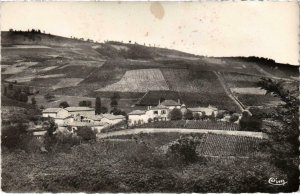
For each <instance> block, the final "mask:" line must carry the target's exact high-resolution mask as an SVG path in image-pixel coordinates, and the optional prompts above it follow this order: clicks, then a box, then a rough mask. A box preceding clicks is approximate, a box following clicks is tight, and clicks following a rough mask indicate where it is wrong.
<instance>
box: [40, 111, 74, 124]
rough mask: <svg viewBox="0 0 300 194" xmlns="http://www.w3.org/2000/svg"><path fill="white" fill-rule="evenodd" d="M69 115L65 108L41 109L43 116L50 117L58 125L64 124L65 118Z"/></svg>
mask: <svg viewBox="0 0 300 194" xmlns="http://www.w3.org/2000/svg"><path fill="white" fill-rule="evenodd" d="M68 116H69V113H68V111H67V110H65V109H63V108H47V109H45V110H43V117H46V118H47V117H51V118H53V119H54V122H55V123H56V124H57V125H58V126H62V125H64V122H65V119H66V118H67V117H68Z"/></svg>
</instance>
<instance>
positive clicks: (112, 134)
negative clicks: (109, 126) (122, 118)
mask: <svg viewBox="0 0 300 194" xmlns="http://www.w3.org/2000/svg"><path fill="white" fill-rule="evenodd" d="M139 133H182V134H189V133H213V134H220V135H235V136H245V137H255V138H260V139H264V138H266V135H265V134H264V133H262V132H250V131H226V130H210V129H184V128H137V129H124V130H121V131H113V132H108V133H100V134H97V138H98V139H102V138H107V137H115V136H123V135H133V134H139Z"/></svg>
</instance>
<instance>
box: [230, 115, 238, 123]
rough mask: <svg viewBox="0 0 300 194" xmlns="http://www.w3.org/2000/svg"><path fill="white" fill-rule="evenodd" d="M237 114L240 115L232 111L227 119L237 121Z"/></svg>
mask: <svg viewBox="0 0 300 194" xmlns="http://www.w3.org/2000/svg"><path fill="white" fill-rule="evenodd" d="M239 116H240V115H239V114H238V113H233V114H232V115H231V117H230V119H229V121H230V122H231V123H234V122H235V121H237V120H238V119H239Z"/></svg>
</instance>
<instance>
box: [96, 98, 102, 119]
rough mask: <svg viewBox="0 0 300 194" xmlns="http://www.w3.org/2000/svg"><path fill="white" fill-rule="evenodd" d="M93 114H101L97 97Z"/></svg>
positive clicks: (99, 100) (99, 101)
mask: <svg viewBox="0 0 300 194" xmlns="http://www.w3.org/2000/svg"><path fill="white" fill-rule="evenodd" d="M95 114H96V115H98V114H101V99H100V97H98V96H97V98H96V102H95Z"/></svg>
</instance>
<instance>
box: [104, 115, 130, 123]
mask: <svg viewBox="0 0 300 194" xmlns="http://www.w3.org/2000/svg"><path fill="white" fill-rule="evenodd" d="M102 116H103V118H102V119H101V122H104V123H108V124H110V125H115V124H117V123H120V122H121V121H124V120H125V116H123V115H113V114H102Z"/></svg>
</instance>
